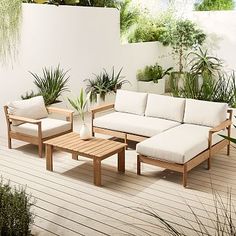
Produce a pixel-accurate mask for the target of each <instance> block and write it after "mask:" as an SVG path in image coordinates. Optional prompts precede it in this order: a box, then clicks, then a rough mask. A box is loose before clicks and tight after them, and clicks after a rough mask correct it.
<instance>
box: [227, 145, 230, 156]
mask: <svg viewBox="0 0 236 236" xmlns="http://www.w3.org/2000/svg"><path fill="white" fill-rule="evenodd" d="M229 155H230V143H229V144H228V145H227V156H229Z"/></svg>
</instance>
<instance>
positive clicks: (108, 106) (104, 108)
mask: <svg viewBox="0 0 236 236" xmlns="http://www.w3.org/2000/svg"><path fill="white" fill-rule="evenodd" d="M114 106H115V104H114V103H110V104H106V105H103V106H99V107H96V108H93V109H91V112H92V114H95V113H98V112H101V111H106V110H110V109H113V108H114Z"/></svg>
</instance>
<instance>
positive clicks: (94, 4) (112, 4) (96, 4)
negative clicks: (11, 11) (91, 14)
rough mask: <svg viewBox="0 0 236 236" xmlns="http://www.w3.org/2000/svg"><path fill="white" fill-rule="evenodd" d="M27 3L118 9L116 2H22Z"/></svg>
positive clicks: (113, 0) (66, 0)
mask: <svg viewBox="0 0 236 236" xmlns="http://www.w3.org/2000/svg"><path fill="white" fill-rule="evenodd" d="M22 1H23V2H26V3H45V4H53V5H57V6H58V5H76V6H91V7H116V1H115V0H22Z"/></svg>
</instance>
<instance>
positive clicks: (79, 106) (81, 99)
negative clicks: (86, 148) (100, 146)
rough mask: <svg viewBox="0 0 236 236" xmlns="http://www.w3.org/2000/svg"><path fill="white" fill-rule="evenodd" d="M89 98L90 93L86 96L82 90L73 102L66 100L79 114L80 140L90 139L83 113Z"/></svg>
mask: <svg viewBox="0 0 236 236" xmlns="http://www.w3.org/2000/svg"><path fill="white" fill-rule="evenodd" d="M89 98H90V93H88V94H87V95H86V94H85V92H84V90H83V89H81V90H80V95H79V96H78V97H77V98H75V99H74V100H72V99H70V98H68V101H69V103H70V104H71V106H72V107H73V108H74V109H75V110H76V111H77V112H78V113H79V116H80V118H81V120H82V126H81V128H80V138H81V139H83V140H87V139H90V138H91V134H90V130H89V128H88V126H87V125H86V123H85V111H86V108H87V104H88V101H89Z"/></svg>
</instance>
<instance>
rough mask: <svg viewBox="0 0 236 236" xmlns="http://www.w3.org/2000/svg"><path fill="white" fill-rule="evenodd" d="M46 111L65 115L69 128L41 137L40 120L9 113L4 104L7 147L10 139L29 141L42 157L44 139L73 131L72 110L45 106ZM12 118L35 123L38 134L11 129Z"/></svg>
mask: <svg viewBox="0 0 236 236" xmlns="http://www.w3.org/2000/svg"><path fill="white" fill-rule="evenodd" d="M47 111H48V113H55V114H61V115H65V116H66V120H67V121H69V122H70V123H71V128H70V129H69V130H68V131H66V132H62V133H59V134H57V135H52V136H49V137H46V138H43V137H42V124H41V121H40V120H35V119H30V118H26V117H22V116H15V115H10V114H9V113H8V106H4V112H5V117H6V122H7V138H8V148H9V149H11V148H12V139H17V140H20V141H24V142H27V143H31V144H34V145H37V146H38V154H39V157H41V158H42V157H43V142H44V141H46V140H48V139H51V138H54V137H57V136H60V135H63V134H66V133H69V132H72V131H73V113H74V112H73V111H71V110H66V109H61V108H56V107H47ZM13 120H15V121H20V122H22V123H29V124H34V125H37V126H38V136H32V135H27V134H23V133H19V132H15V131H13V130H12V129H11V125H12V121H13Z"/></svg>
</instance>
